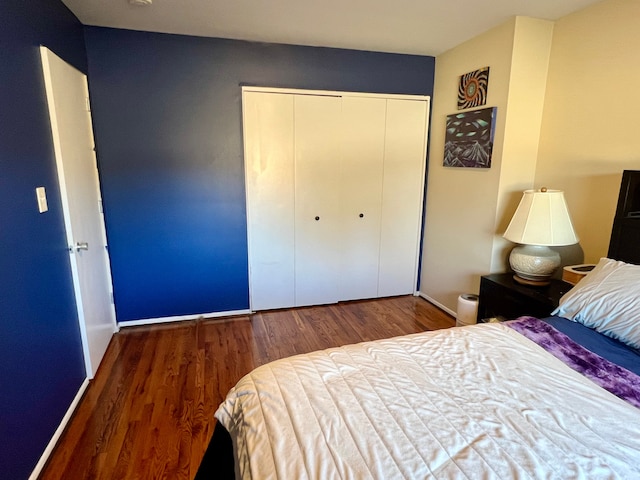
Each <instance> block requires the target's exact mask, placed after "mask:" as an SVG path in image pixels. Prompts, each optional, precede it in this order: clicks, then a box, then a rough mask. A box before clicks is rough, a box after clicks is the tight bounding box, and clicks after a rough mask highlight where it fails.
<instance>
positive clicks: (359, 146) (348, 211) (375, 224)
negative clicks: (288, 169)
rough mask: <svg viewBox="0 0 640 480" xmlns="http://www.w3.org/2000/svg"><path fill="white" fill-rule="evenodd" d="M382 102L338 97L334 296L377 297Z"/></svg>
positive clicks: (364, 98)
mask: <svg viewBox="0 0 640 480" xmlns="http://www.w3.org/2000/svg"><path fill="white" fill-rule="evenodd" d="M386 105H387V101H386V100H385V99H384V98H369V97H343V99H342V125H343V127H342V133H343V139H342V142H341V143H342V155H343V161H342V164H341V169H340V175H339V178H340V181H341V193H342V195H341V208H342V212H341V219H342V223H341V233H340V264H339V269H340V275H339V282H340V283H339V286H340V300H355V299H360V298H373V297H377V296H378V257H379V255H380V215H381V205H382V166H383V159H384V137H385V133H384V132H385V115H386Z"/></svg>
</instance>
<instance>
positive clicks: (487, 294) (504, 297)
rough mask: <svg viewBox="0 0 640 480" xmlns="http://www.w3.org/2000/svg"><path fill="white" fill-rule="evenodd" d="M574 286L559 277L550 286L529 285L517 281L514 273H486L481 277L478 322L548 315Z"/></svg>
mask: <svg viewBox="0 0 640 480" xmlns="http://www.w3.org/2000/svg"><path fill="white" fill-rule="evenodd" d="M572 287H573V285H571V284H570V283H567V282H563V281H562V280H556V279H552V280H551V284H549V285H548V286H546V287H529V286H525V285H521V284H519V283H517V282H516V281H515V280H514V279H513V273H493V274H491V275H484V276H483V277H482V278H481V279H480V301H479V302H478V322H483V321H487V319H489V318H498V319H500V320H513V319H514V318H518V317H520V316H522V315H529V316H532V317H538V318H543V317H548V316H549V314H550V313H551V312H552V311H553V310H554V309H555V308H556V307H557V306H558V303H559V302H560V297H562V296H563V295H564V294H565V293H567V292H568V291H569V290H571V288H572Z"/></svg>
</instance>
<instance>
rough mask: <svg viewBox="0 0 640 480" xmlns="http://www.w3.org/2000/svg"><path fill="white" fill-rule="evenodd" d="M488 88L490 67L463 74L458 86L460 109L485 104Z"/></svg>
mask: <svg viewBox="0 0 640 480" xmlns="http://www.w3.org/2000/svg"><path fill="white" fill-rule="evenodd" d="M488 88H489V67H484V68H481V69H479V70H476V71H475V72H469V73H467V74H465V75H462V76H461V77H460V85H459V86H458V110H463V109H465V108H474V107H481V106H482V105H485V104H486V103H487V89H488Z"/></svg>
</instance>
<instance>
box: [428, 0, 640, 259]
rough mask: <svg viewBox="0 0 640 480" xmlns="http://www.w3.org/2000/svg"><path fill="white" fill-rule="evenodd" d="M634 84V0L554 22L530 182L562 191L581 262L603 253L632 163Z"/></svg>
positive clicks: (639, 49) (639, 61)
mask: <svg viewBox="0 0 640 480" xmlns="http://www.w3.org/2000/svg"><path fill="white" fill-rule="evenodd" d="M638 85H640V1H638V0H607V1H604V2H601V3H598V4H595V5H593V6H591V7H589V8H587V9H584V10H581V11H579V12H577V13H574V14H572V15H569V16H566V17H564V18H562V19H560V20H558V21H557V22H556V24H555V30H554V38H553V45H552V49H551V60H550V70H549V77H548V84H547V95H546V99H545V103H544V114H543V118H542V131H541V137H540V148H539V158H538V164H537V169H536V175H535V183H536V185H538V186H539V185H543V184H544V185H547V186H549V187H552V188H557V189H561V190H564V191H565V196H566V199H567V203H568V205H569V209H570V212H571V214H572V218H573V222H574V227H575V228H576V230H577V232H578V235H579V236H580V239H581V240H580V244H581V245H582V248H583V250H584V252H585V261H586V262H592V263H593V262H596V261H597V260H598V259H599V258H600V257H601V256H606V254H607V250H608V246H609V236H610V234H611V226H612V224H613V216H614V214H615V208H616V202H617V198H618V191H619V188H620V179H621V176H622V170H624V169H640V134H639V133H638V120H637V118H638V117H637V113H638V111H639V107H640V100H638V99H639V98H640V97H639V96H638ZM436 98H437V96H436ZM427 224H428V220H427Z"/></svg>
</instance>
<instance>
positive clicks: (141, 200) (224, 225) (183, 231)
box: [85, 27, 435, 321]
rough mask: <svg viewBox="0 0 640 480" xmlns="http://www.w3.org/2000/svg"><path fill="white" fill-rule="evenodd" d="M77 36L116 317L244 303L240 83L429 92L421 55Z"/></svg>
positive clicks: (429, 63) (122, 34)
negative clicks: (84, 63)
mask: <svg viewBox="0 0 640 480" xmlns="http://www.w3.org/2000/svg"><path fill="white" fill-rule="evenodd" d="M85 32H86V45H87V56H88V63H89V88H90V92H91V99H92V113H93V120H94V128H95V130H96V143H97V148H98V162H99V168H100V174H101V180H102V190H103V197H104V206H105V216H106V223H107V236H108V241H109V251H110V255H111V262H112V273H113V281H114V290H115V303H116V314H117V318H118V321H127V320H138V319H143V318H158V317H167V316H176V315H189V314H200V313H209V312H218V311H228V310H239V309H246V308H248V306H249V292H248V273H247V268H248V266H247V240H246V214H245V190H244V166H243V146H242V117H241V85H260V86H271V87H289V88H304V89H323V90H348V91H363V92H376V93H402V94H421V95H432V92H433V74H434V66H435V60H434V58H433V57H424V56H413V55H395V54H385V53H374V52H363V51H354V50H340V49H329V48H314V47H301V46H290V45H273V44H260V43H251V42H242V41H234V40H223V39H212V38H198V37H187V36H180V35H166V34H156V33H147V32H134V31H126V30H116V29H108V28H98V27H87V28H86V29H85Z"/></svg>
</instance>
